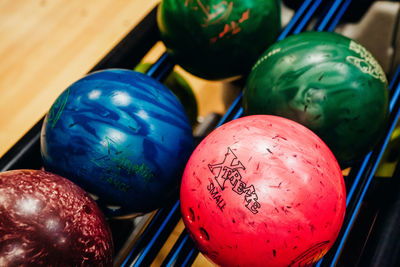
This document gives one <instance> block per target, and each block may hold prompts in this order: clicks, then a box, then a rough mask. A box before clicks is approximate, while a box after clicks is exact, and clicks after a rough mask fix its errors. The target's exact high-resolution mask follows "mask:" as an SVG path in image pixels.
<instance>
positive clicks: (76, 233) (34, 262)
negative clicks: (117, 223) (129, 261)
mask: <svg viewBox="0 0 400 267" xmlns="http://www.w3.org/2000/svg"><path fill="white" fill-rule="evenodd" d="M112 257H113V242H112V235H111V231H110V228H109V226H108V224H107V222H106V220H105V217H104V215H103V214H102V213H101V211H100V209H99V208H98V207H97V204H96V202H94V200H93V199H92V198H91V197H90V196H89V195H88V194H87V193H86V192H85V191H83V189H81V188H80V187H78V186H77V185H75V184H73V183H72V182H70V181H69V180H67V179H65V178H62V177H61V176H58V175H55V174H52V173H49V172H45V171H39V170H13V171H7V172H2V173H0V266H112Z"/></svg>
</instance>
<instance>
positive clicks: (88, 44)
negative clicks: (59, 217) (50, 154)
mask: <svg viewBox="0 0 400 267" xmlns="http://www.w3.org/2000/svg"><path fill="white" fill-rule="evenodd" d="M158 2H159V0H112V1H110V0H85V1H82V0H37V1H32V0H8V1H7V0H0V155H3V154H4V153H5V152H6V151H7V150H8V149H9V148H10V147H11V146H12V145H13V144H14V143H15V142H16V141H17V140H18V139H19V138H20V137H22V136H23V135H24V134H25V133H26V131H28V130H29V129H30V128H31V126H33V125H34V124H35V123H36V122H37V121H38V120H39V119H40V118H41V117H43V116H44V115H45V114H46V112H47V111H48V109H49V107H50V106H51V105H52V103H53V101H54V100H55V99H56V98H57V96H58V95H59V94H60V93H61V92H62V91H63V90H64V89H65V88H66V87H67V86H68V85H70V84H71V83H72V82H74V81H76V80H77V79H79V78H81V77H82V76H83V75H85V74H86V73H87V72H88V71H89V70H90V69H91V68H92V67H93V66H94V65H95V64H96V63H97V62H98V61H99V60H100V59H101V58H102V57H103V56H104V55H106V54H107V52H109V51H110V49H112V48H113V47H114V46H115V45H116V44H117V43H118V42H119V41H120V40H121V39H122V38H123V37H124V36H125V35H126V34H127V33H128V32H129V31H130V30H131V29H132V28H133V27H134V26H135V25H136V24H137V23H138V22H139V21H140V20H141V19H142V17H143V16H144V15H145V14H147V12H149V11H150V10H151V9H152V8H153V7H154V6H155V5H156V4H157V3H158ZM163 49H164V48H163V46H162V44H158V45H157V47H156V48H155V49H153V51H152V52H151V53H150V54H149V55H147V56H146V58H145V59H146V60H147V61H151V60H155V59H156V57H157V55H159V54H160V53H161V51H162V50H163ZM185 75H186V73H185ZM185 77H187V79H188V81H189V82H190V84H191V85H192V87H193V88H194V91H195V94H196V97H197V99H198V104H199V112H200V115H202V116H204V115H206V114H207V113H209V112H211V111H216V112H223V109H224V107H223V106H222V104H221V102H220V101H221V100H220V99H221V98H220V97H221V92H222V87H223V86H222V85H221V84H220V83H211V82H210V83H209V82H206V81H203V80H201V79H197V78H195V77H191V76H190V75H188V74H187V75H186V76H185Z"/></svg>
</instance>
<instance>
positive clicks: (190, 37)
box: [157, 0, 281, 80]
mask: <svg viewBox="0 0 400 267" xmlns="http://www.w3.org/2000/svg"><path fill="white" fill-rule="evenodd" d="M280 16H281V14H280V1H279V0H247V1H233V0H228V1H226V0H196V1H195V0H185V1H181V0H163V1H162V2H161V4H160V6H159V8H158V13H157V23H158V27H159V29H160V33H161V40H162V41H163V43H164V44H165V46H166V48H167V52H168V53H169V54H170V55H172V56H173V57H174V59H175V60H176V62H177V63H178V64H179V65H180V66H181V67H182V68H184V69H185V70H186V71H188V72H190V73H192V74H193V75H195V76H198V77H201V78H204V79H208V80H219V79H226V78H232V77H235V76H239V75H243V74H247V73H248V72H249V71H250V69H251V66H252V65H253V64H254V62H255V61H256V60H257V58H258V57H259V56H260V54H261V53H262V52H263V51H264V50H265V49H266V48H267V47H268V46H269V45H271V44H272V43H273V42H274V41H275V40H276V38H277V36H278V34H279V32H280V29H281V21H280Z"/></svg>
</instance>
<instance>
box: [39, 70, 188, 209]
mask: <svg viewBox="0 0 400 267" xmlns="http://www.w3.org/2000/svg"><path fill="white" fill-rule="evenodd" d="M192 150H193V135H192V129H191V127H190V123H189V120H188V118H187V116H186V114H185V111H184V109H183V107H182V104H181V103H180V102H179V100H178V99H177V98H176V96H175V95H174V94H173V93H172V92H171V91H170V90H169V89H168V88H166V87H165V86H164V85H162V84H161V83H159V82H158V81H156V80H154V79H153V78H151V77H149V76H147V75H144V74H142V73H139V72H136V71H133V70H117V69H108V70H102V71H98V72H95V73H92V74H89V75H87V76H85V77H83V78H82V79H80V80H78V81H76V82H74V83H73V84H72V85H71V86H69V87H68V88H67V89H66V90H64V92H63V93H62V94H61V95H60V96H59V97H58V98H57V100H56V101H55V103H54V104H53V105H52V107H51V109H50V111H49V112H48V114H47V115H46V116H45V119H44V122H43V126H42V132H41V153H42V158H43V161H44V166H45V168H46V170H49V171H51V172H54V173H57V174H60V175H61V176H64V177H66V178H68V179H71V180H72V181H73V182H75V183H76V184H78V185H79V186H81V187H82V188H83V189H85V190H86V191H88V192H90V193H92V194H94V195H95V197H96V198H98V199H97V203H98V205H99V206H100V208H101V209H102V210H103V212H104V213H105V214H106V215H107V216H110V217H117V216H128V215H134V214H136V213H145V212H149V211H152V210H154V209H157V208H159V207H161V206H163V205H164V204H166V202H167V201H168V200H169V199H170V198H171V197H172V196H173V195H174V194H178V192H179V191H178V187H179V183H180V179H181V177H182V172H183V169H184V167H185V164H186V161H187V159H188V158H189V156H190V153H191V152H192Z"/></svg>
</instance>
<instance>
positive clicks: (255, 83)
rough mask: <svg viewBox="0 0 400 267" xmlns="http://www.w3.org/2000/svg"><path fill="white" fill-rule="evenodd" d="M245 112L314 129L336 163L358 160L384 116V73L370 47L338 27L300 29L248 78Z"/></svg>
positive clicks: (264, 58)
mask: <svg viewBox="0 0 400 267" xmlns="http://www.w3.org/2000/svg"><path fill="white" fill-rule="evenodd" d="M243 106H244V110H245V113H246V114H247V115H254V114H270V115H277V116H283V117H286V118H289V119H292V120H295V121H297V122H299V123H301V124H303V125H304V126H306V127H308V128H309V129H311V130H312V131H314V132H315V133H316V134H317V135H318V136H319V137H321V139H322V140H324V142H325V143H326V144H327V145H328V146H329V148H330V149H331V150H332V152H333V153H334V155H335V156H336V158H337V160H338V161H339V162H340V164H341V165H343V166H345V165H350V164H353V163H355V162H357V161H360V160H361V159H362V157H363V156H365V155H366V154H367V153H368V152H369V151H370V150H371V149H372V148H373V147H374V145H375V144H376V143H377V142H378V140H379V138H380V137H381V135H382V133H383V131H384V129H385V127H386V123H387V120H388V114H389V108H388V107H389V93H388V84H387V79H386V75H385V73H384V72H383V70H382V68H381V66H380V65H379V63H378V62H377V61H376V59H375V58H374V57H373V55H371V53H370V52H369V51H368V50H366V49H365V48H364V47H363V46H362V45H360V44H359V43H357V42H355V41H353V40H351V39H349V38H347V37H345V36H343V35H339V34H337V33H330V32H304V33H300V34H297V35H292V36H289V37H287V38H286V39H284V40H282V41H280V42H277V43H275V44H274V45H272V46H271V47H270V48H269V49H268V50H267V51H266V52H265V53H264V54H263V55H262V56H261V57H260V58H259V60H258V61H257V62H256V63H255V65H254V66H253V69H252V71H251V73H250V75H249V77H248V79H247V82H246V85H245V88H244V95H243Z"/></svg>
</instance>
